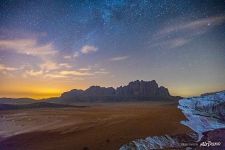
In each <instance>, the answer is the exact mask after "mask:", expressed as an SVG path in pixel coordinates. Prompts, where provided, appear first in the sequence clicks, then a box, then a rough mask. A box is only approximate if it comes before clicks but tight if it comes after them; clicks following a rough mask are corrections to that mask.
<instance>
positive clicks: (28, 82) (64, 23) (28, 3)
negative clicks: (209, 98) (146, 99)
mask: <svg viewBox="0 0 225 150" xmlns="http://www.w3.org/2000/svg"><path fill="white" fill-rule="evenodd" d="M137 79H139V80H153V79H154V80H156V81H157V82H158V83H159V85H163V86H166V87H168V88H169V90H170V93H171V94H173V95H181V96H193V95H198V94H200V93H204V92H210V91H218V90H224V89H225V1H224V0H74V1H70V0H54V1H53V0H36V1H33V0H5V1H4V0H1V3H0V97H32V98H44V97H52V96H59V95H60V94H61V93H62V92H64V91H67V90H70V89H74V88H78V89H86V88H87V87H88V86H90V85H100V86H106V87H108V86H113V87H117V86H120V85H126V84H127V83H128V82H130V81H133V80H137Z"/></svg>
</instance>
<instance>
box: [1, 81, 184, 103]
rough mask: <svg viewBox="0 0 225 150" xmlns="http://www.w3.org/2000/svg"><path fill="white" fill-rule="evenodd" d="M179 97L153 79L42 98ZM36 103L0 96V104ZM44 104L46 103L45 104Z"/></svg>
mask: <svg viewBox="0 0 225 150" xmlns="http://www.w3.org/2000/svg"><path fill="white" fill-rule="evenodd" d="M180 98H181V97H177V96H171V95H170V93H169V90H168V89H167V88H165V87H163V86H158V84H157V82H156V81H155V80H152V81H143V80H141V81H139V80H136V81H133V82H130V83H129V84H128V85H126V86H120V87H118V88H116V89H115V88H113V87H107V88H106V87H100V86H91V87H89V88H88V89H86V90H80V89H73V90H71V91H68V92H64V93H62V95H61V96H60V97H54V98H48V99H43V100H42V102H43V101H44V102H46V103H60V104H76V103H82V102H129V101H153V100H154V101H165V100H166V101H167V100H178V99H180ZM34 102H35V103H37V101H36V100H34V99H30V98H19V99H12V98H0V104H23V105H24V104H31V103H34ZM45 105H46V104H45Z"/></svg>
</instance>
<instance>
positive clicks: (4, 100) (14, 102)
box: [0, 98, 37, 105]
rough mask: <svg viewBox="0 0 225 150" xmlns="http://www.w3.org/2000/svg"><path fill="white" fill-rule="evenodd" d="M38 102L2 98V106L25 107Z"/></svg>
mask: <svg viewBox="0 0 225 150" xmlns="http://www.w3.org/2000/svg"><path fill="white" fill-rule="evenodd" d="M34 102H37V101H35V100H34V99H32V98H0V104H13V105H23V104H31V103H34Z"/></svg>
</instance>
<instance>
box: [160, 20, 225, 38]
mask: <svg viewBox="0 0 225 150" xmlns="http://www.w3.org/2000/svg"><path fill="white" fill-rule="evenodd" d="M224 21H225V16H213V17H209V18H203V19H198V20H194V21H190V22H186V23H181V24H177V25H173V26H171V27H166V28H164V29H162V30H161V31H160V32H159V35H162V36H165V35H168V34H170V33H173V32H181V31H185V32H186V31H190V32H194V31H195V30H203V29H207V30H208V29H209V27H214V26H217V25H220V24H222V23H223V22H224Z"/></svg>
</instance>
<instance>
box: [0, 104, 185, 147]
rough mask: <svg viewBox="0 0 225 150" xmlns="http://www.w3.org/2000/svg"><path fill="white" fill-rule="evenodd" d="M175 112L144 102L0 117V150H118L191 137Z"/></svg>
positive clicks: (171, 106) (17, 112)
mask: <svg viewBox="0 0 225 150" xmlns="http://www.w3.org/2000/svg"><path fill="white" fill-rule="evenodd" d="M176 107H177V106H176V104H171V103H163V102H143V103H118V104H96V105H91V106H89V107H85V108H60V109H54V108H51V109H30V110H11V111H1V112H0V137H1V138H0V149H4V150H11V149H13V150H116V149H118V148H119V147H120V146H121V145H122V144H125V143H128V142H129V141H131V140H133V139H137V138H144V137H147V136H154V135H165V134H169V135H174V134H180V133H185V132H186V131H189V129H188V128H187V127H185V126H183V125H181V124H180V121H181V120H184V118H185V117H184V116H183V114H182V113H181V112H180V110H178V109H177V108H176Z"/></svg>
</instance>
